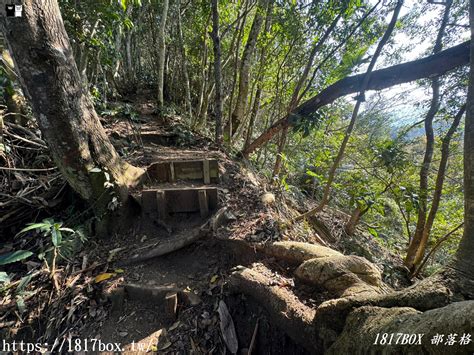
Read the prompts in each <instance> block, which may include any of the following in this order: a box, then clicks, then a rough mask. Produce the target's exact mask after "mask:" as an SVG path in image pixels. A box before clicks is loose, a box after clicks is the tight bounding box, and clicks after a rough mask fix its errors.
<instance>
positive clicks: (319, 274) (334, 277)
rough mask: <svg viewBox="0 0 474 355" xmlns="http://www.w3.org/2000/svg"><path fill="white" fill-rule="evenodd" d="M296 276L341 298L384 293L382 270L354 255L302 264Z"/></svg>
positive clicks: (318, 259) (332, 257)
mask: <svg viewBox="0 0 474 355" xmlns="http://www.w3.org/2000/svg"><path fill="white" fill-rule="evenodd" d="M295 274H296V277H297V278H299V279H300V280H302V281H304V282H306V283H309V284H312V285H316V286H319V287H324V288H326V289H327V290H329V291H331V292H334V293H335V294H336V295H338V296H339V297H347V296H353V295H356V294H361V293H383V289H382V287H383V283H382V276H381V273H380V270H379V269H378V268H377V267H376V266H375V265H373V264H371V263H370V262H368V261H367V260H366V259H364V258H361V257H358V256H354V255H349V256H345V255H338V256H328V257H323V258H317V259H310V260H307V261H305V262H304V263H303V264H301V265H300V266H299V267H298V269H297V270H296V272H295Z"/></svg>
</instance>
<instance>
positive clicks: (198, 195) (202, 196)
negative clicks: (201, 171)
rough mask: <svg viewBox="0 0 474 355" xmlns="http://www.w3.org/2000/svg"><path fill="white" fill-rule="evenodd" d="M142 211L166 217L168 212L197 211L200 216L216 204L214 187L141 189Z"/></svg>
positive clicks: (214, 208)
mask: <svg viewBox="0 0 474 355" xmlns="http://www.w3.org/2000/svg"><path fill="white" fill-rule="evenodd" d="M141 200H142V212H143V214H144V215H148V216H158V218H160V219H163V220H164V219H166V218H167V217H169V215H170V213H182V212H187V213H192V212H199V213H200V214H201V217H202V218H205V217H207V216H208V215H209V212H210V211H213V210H216V209H217V206H218V194H217V188H216V187H208V186H203V187H176V188H163V189H147V190H143V191H142V198H141Z"/></svg>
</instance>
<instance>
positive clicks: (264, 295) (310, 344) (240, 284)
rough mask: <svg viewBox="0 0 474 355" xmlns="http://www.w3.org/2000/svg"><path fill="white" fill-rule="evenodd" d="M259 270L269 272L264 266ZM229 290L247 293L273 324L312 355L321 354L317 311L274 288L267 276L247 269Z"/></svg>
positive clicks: (241, 270)
mask: <svg viewBox="0 0 474 355" xmlns="http://www.w3.org/2000/svg"><path fill="white" fill-rule="evenodd" d="M258 267H259V268H265V267H264V266H263V265H259V266H258ZM229 286H230V289H231V291H233V292H235V293H243V294H245V295H248V296H250V297H252V298H253V299H254V300H255V301H257V302H258V303H259V304H260V305H261V306H262V307H264V308H265V309H266V310H267V312H268V313H269V314H270V317H271V319H272V321H273V322H274V323H275V324H276V325H277V326H278V327H280V328H281V329H282V330H283V331H285V333H287V334H288V335H289V336H290V337H291V338H292V339H293V340H294V341H295V342H297V343H298V344H301V345H302V346H304V347H305V348H306V349H307V350H308V351H311V352H316V351H317V350H318V349H317V344H318V341H317V340H316V338H315V333H314V327H313V318H314V314H315V311H314V310H313V309H311V308H309V307H307V306H306V305H304V304H303V303H302V302H300V301H299V300H298V299H297V298H296V296H295V295H294V294H293V293H292V292H291V291H289V290H287V289H286V288H283V287H281V286H278V285H273V284H272V280H271V278H270V277H268V276H266V275H265V273H264V272H261V271H257V270H255V269H248V268H244V267H239V268H238V270H237V271H235V272H233V273H232V275H231V277H230V281H229ZM319 350H320V349H319Z"/></svg>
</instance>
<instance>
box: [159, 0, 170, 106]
mask: <svg viewBox="0 0 474 355" xmlns="http://www.w3.org/2000/svg"><path fill="white" fill-rule="evenodd" d="M168 5H169V0H163V9H162V11H161V19H160V27H159V31H158V69H157V72H158V109H159V110H160V113H163V105H164V98H163V87H164V82H165V54H166V45H165V29H166V17H167V16H168Z"/></svg>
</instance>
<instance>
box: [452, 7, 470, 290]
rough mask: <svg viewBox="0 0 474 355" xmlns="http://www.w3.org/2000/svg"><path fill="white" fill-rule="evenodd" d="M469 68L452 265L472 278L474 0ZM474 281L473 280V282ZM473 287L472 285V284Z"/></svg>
mask: <svg viewBox="0 0 474 355" xmlns="http://www.w3.org/2000/svg"><path fill="white" fill-rule="evenodd" d="M469 19H470V24H471V45H470V55H471V68H470V70H469V89H468V93H467V104H466V123H465V129H464V235H463V237H462V239H461V243H460V244H459V248H458V251H457V253H456V261H455V263H454V266H455V268H456V269H457V270H459V271H460V272H462V273H463V274H465V275H466V276H467V278H468V279H470V280H474V258H473V255H474V43H473V42H472V38H474V0H471V1H470V12H469ZM473 283H474V282H473ZM473 289H474V285H473Z"/></svg>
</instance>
